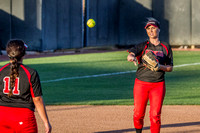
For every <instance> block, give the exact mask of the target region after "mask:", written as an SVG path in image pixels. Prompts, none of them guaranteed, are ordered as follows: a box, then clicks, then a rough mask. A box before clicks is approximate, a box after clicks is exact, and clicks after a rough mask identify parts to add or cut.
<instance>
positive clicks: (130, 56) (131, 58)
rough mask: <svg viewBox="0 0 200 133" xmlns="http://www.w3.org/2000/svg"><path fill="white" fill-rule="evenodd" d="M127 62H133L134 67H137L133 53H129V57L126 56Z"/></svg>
mask: <svg viewBox="0 0 200 133" xmlns="http://www.w3.org/2000/svg"><path fill="white" fill-rule="evenodd" d="M127 61H129V62H133V63H134V64H135V66H137V59H136V57H135V53H133V52H130V53H129V55H128V56H127Z"/></svg>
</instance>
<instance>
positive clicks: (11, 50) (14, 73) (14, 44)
mask: <svg viewBox="0 0 200 133" xmlns="http://www.w3.org/2000/svg"><path fill="white" fill-rule="evenodd" d="M25 49H26V46H25V44H24V42H23V41H22V40H10V41H9V42H8V44H7V46H6V51H7V54H8V57H9V58H10V64H11V65H10V88H9V89H10V91H9V94H8V96H9V97H11V96H12V95H13V93H12V91H13V89H14V87H15V80H16V78H17V77H19V62H20V61H21V60H22V57H23V56H24V55H25Z"/></svg>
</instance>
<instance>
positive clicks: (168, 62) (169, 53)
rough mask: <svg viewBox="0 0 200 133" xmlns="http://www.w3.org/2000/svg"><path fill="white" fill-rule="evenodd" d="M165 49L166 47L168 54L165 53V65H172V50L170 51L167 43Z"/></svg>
mask: <svg viewBox="0 0 200 133" xmlns="http://www.w3.org/2000/svg"><path fill="white" fill-rule="evenodd" d="M167 49H168V55H167V61H166V65H171V66H173V52H172V49H171V46H170V45H167Z"/></svg>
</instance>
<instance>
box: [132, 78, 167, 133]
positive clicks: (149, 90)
mask: <svg viewBox="0 0 200 133" xmlns="http://www.w3.org/2000/svg"><path fill="white" fill-rule="evenodd" d="M133 95H134V115H133V119H134V126H135V128H137V129H142V128H143V123H144V121H143V119H144V116H145V111H146V106H147V102H148V99H149V101H150V121H151V128H150V129H151V133H159V132H160V125H161V120H160V115H161V108H162V104H163V100H164V96H165V82H164V81H163V82H155V83H153V82H144V81H140V80H138V79H135V84H134V91H133Z"/></svg>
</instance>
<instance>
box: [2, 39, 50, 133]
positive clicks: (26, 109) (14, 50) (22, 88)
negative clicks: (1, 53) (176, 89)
mask: <svg viewBox="0 0 200 133" xmlns="http://www.w3.org/2000/svg"><path fill="white" fill-rule="evenodd" d="M25 49H26V45H25V44H24V42H23V41H22V40H10V41H9V42H8V44H7V47H6V51H7V54H8V57H9V58H10V63H8V64H6V65H4V66H3V67H1V68H0V118H1V119H0V132H3V133H37V132H38V131H37V124H36V119H35V115H34V110H35V107H36V108H37V111H38V113H39V115H40V117H41V119H42V120H43V122H44V126H45V131H46V133H50V132H51V124H50V122H49V120H48V116H47V113H46V109H45V105H44V103H43V98H42V89H41V84H40V79H39V75H38V73H37V71H36V70H34V69H32V68H30V67H28V66H25V65H24V64H22V60H23V57H24V55H25Z"/></svg>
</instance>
